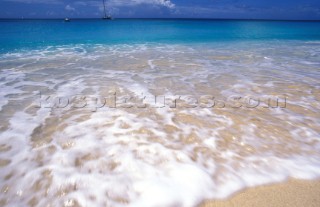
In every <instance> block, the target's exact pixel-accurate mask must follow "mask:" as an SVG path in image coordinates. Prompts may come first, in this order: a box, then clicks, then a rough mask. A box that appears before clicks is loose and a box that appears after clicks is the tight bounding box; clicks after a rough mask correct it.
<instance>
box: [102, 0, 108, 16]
mask: <svg viewBox="0 0 320 207" xmlns="http://www.w3.org/2000/svg"><path fill="white" fill-rule="evenodd" d="M103 10H104V17H107V13H106V3H105V0H103Z"/></svg>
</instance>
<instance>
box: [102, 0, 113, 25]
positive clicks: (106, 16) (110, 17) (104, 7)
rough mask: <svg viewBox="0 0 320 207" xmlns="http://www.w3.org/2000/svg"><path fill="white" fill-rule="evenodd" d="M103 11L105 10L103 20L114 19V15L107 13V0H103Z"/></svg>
mask: <svg viewBox="0 0 320 207" xmlns="http://www.w3.org/2000/svg"><path fill="white" fill-rule="evenodd" d="M103 11H104V16H103V17H102V19H103V20H112V16H111V15H107V12H106V2H105V0H103Z"/></svg>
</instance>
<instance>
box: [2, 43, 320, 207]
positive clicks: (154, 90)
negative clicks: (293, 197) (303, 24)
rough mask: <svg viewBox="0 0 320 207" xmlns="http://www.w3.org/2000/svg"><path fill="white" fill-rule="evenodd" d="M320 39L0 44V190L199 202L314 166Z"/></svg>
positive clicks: (10, 194)
mask: <svg viewBox="0 0 320 207" xmlns="http://www.w3.org/2000/svg"><path fill="white" fill-rule="evenodd" d="M319 46H320V43H318V42H308V41H307V42H304V41H287V42H283V41H282V42H277V43H275V42H265V43H262V42H249V43H248V42H242V43H237V44H236V43H229V44H227V43H224V44H206V45H201V44H188V45H183V44H135V45H113V46H107V45H96V44H94V45H74V46H56V47H47V48H45V49H41V50H26V51H22V52H16V53H14V52H12V53H6V54H3V55H1V57H0V67H1V72H0V80H1V99H0V100H1V102H0V104H1V105H0V106H1V114H0V119H1V129H0V130H1V134H0V151H1V160H0V164H1V171H0V178H1V184H0V185H1V189H2V193H1V200H0V202H1V204H2V205H7V206H16V205H19V206H44V205H47V204H49V205H51V206H139V207H140V206H195V205H197V204H198V203H200V202H201V201H202V200H203V199H220V198H225V197H227V196H229V195H231V194H233V193H234V192H236V191H238V190H240V189H243V188H245V187H251V186H257V185H261V184H265V183H272V182H281V181H283V180H285V179H288V178H289V177H292V178H301V179H314V178H317V177H319V175H320V153H319V152H320V136H319V134H320V127H319V126H320V121H319V120H320V119H319V118H320V115H319V110H320V104H319V100H320V96H319V94H320V93H319V92H320V84H319V78H320V70H319V67H320V63H319V55H320V47H319ZM40 94H41V95H40ZM84 96H85V97H86V99H84ZM156 96H157V99H156V100H157V101H156V102H155V97H156ZM213 97H214V99H213ZM250 97H251V101H249V100H250V99H249V98H250ZM58 98H60V102H59V99H58ZM130 98H131V99H130ZM196 99H197V100H198V102H196ZM164 100H165V102H164ZM175 100H176V101H175ZM258 100H260V103H258V102H257V101H258ZM277 100H278V102H279V103H278V105H277V103H276V101H277ZM268 101H270V103H269V102H268Z"/></svg>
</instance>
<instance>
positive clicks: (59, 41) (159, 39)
mask: <svg viewBox="0 0 320 207" xmlns="http://www.w3.org/2000/svg"><path fill="white" fill-rule="evenodd" d="M0 26H1V33H0V45H1V51H2V52H3V51H7V50H11V49H20V48H29V49H32V48H35V47H39V46H55V45H70V44H109V45H110V44H132V43H136V44H137V43H169V44H172V43H208V42H224V41H266V40H320V21H315V22H308V21H250V20H247V21H245V20H174V19H173V20H171V19H160V20H148V19H146V20H144V19H133V20H130V19H119V20H113V21H102V20H72V21H71V22H64V21H63V20H0Z"/></svg>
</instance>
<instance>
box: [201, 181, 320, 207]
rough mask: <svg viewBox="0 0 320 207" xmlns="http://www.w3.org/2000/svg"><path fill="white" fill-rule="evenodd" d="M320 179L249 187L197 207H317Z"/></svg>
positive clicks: (319, 199) (319, 202)
mask: <svg viewBox="0 0 320 207" xmlns="http://www.w3.org/2000/svg"><path fill="white" fill-rule="evenodd" d="M319 195H320V180H316V181H302V180H290V181H288V182H286V183H282V184H274V185H268V186H261V187H257V188H250V189H246V190H244V191H241V192H239V193H236V194H235V195H234V196H232V197H231V198H229V199H227V200H223V201H206V202H204V203H203V204H201V205H199V207H234V206H242V207H249V206H260V207H269V206H273V207H280V206H281V207H283V206H288V207H289V206H290V207H295V206H296V207H301V206H309V207H317V206H320V197H319Z"/></svg>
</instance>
